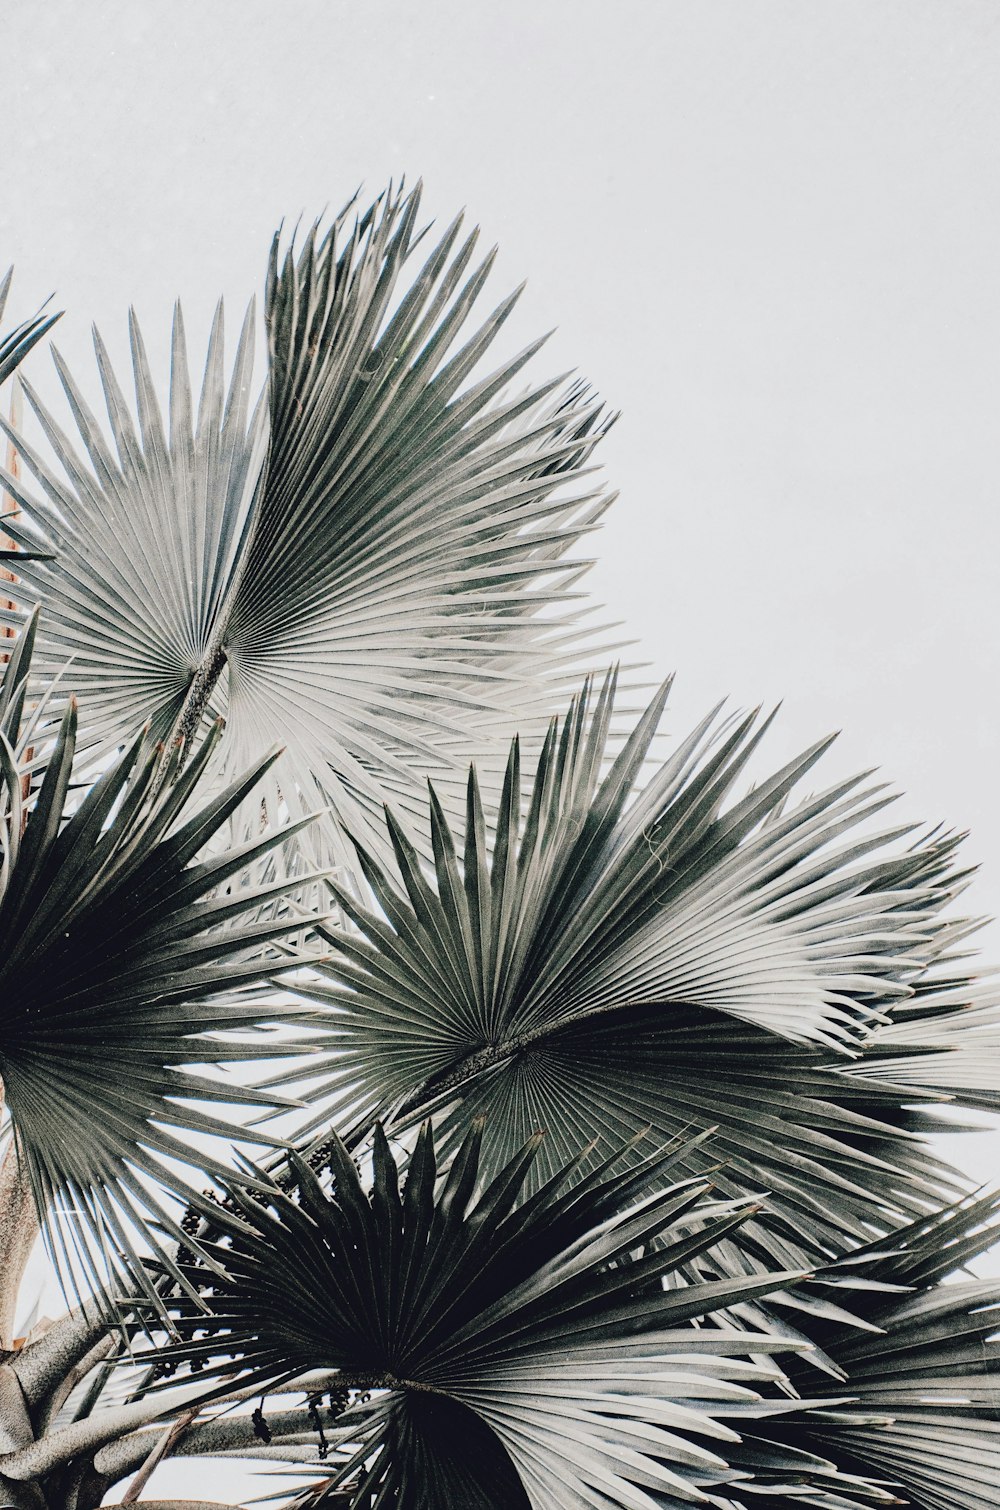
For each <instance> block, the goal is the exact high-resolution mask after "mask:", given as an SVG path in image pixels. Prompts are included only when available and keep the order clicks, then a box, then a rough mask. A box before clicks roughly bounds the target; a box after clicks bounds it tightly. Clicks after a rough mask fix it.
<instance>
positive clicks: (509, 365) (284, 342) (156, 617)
mask: <svg viewBox="0 0 1000 1510" xmlns="http://www.w3.org/2000/svg"><path fill="white" fill-rule="evenodd" d="M418 209H419V191H415V192H413V193H411V194H409V195H406V196H404V195H403V194H402V193H398V194H393V193H392V192H390V193H388V194H387V195H385V196H384V197H383V198H382V199H381V200H380V201H379V202H378V203H377V204H376V205H375V206H373V207H372V208H371V209H370V210H369V211H368V212H367V213H366V214H364V215H362V216H361V217H360V218H358V219H356V220H355V221H354V222H353V223H351V221H350V219H349V217H348V213H347V212H345V213H344V214H343V215H341V216H340V217H339V218H338V219H337V220H336V221H335V223H334V224H333V226H332V227H331V229H330V230H329V231H328V232H327V233H326V235H324V236H320V235H319V234H318V232H317V231H316V230H314V231H313V232H311V233H310V234H309V235H308V236H307V237H306V239H305V242H304V245H303V246H302V249H301V250H300V251H298V252H296V251H295V249H294V247H293V248H292V249H291V250H289V251H288V253H287V255H286V256H285V257H284V259H283V260H281V259H280V258H279V255H278V246H277V242H276V243H275V247H274V250H273V253H272V258H271V266H270V272H269V277H268V285H267V301H266V302H267V308H266V325H267V337H268V350H269V371H268V382H267V391H266V404H264V403H262V404H261V405H259V406H258V408H257V410H256V411H255V412H254V413H252V414H251V412H250V402H249V393H250V387H251V362H252V345H253V329H252V318H251V316H250V315H248V317H247V320H246V322H245V323H244V326H243V330H242V333H241V336H240V341H239V346H238V350H237V355H236V360H235V365H234V368H233V373H232V379H231V382H230V385H229V388H228V392H227V391H226V387H225V382H224V361H223V349H222V321H221V312H220V315H219V317H218V319H217V321H216V324H215V328H214V330H213V333H212V340H211V344H210V348H209V354H208V363H207V368H206V374H205V381H204V385H203V388H202V392H201V399H200V403H199V405H198V407H197V414H196V413H195V405H194V401H193V397H192V393H191V388H190V383H189V379H188V376H187V359H186V354H185V339H184V330H183V324H182V322H181V318H180V314H179V312H178V314H177V316H176V318H175V323H174V334H173V356H172V366H171V380H170V406H169V416H168V417H167V418H164V416H163V415H162V414H161V411H160V407H159V404H158V402H157V398H156V395H155V390H154V381H153V376H152V373H151V371H150V368H149V363H148V361H147V358H146V354H145V350H144V347H143V342H142V338H141V335H140V332H139V330H138V327H137V325H136V323H135V321H134V319H133V321H132V323H131V327H130V328H131V339H132V357H133V365H134V372H135V399H136V408H137V412H138V426H136V423H135V420H134V419H133V418H132V415H131V413H130V409H129V405H128V403H127V401H126V399H125V397H124V395H123V393H122V391H121V389H120V387H119V384H118V382H117V380H116V378H115V376H114V373H113V371H112V369H111V364H110V362H109V360H108V357H107V353H106V351H105V349H104V347H103V345H102V344H101V342H100V340H99V339H97V358H98V366H99V370H100V377H101V382H102V385H103V390H104V398H105V401H106V405H107V410H108V416H109V421H110V426H111V431H112V435H113V444H112V443H109V441H108V440H107V438H106V437H105V433H104V430H103V429H102V427H101V425H100V424H99V423H98V422H97V420H96V419H95V417H94V416H93V414H92V413H91V412H90V410H89V409H88V407H87V404H86V402H85V400H84V397H83V395H82V393H81V392H80V390H79V389H78V387H77V385H76V384H75V383H74V381H73V379H72V377H71V376H70V374H69V372H68V371H67V369H66V367H65V364H64V363H63V362H62V361H61V359H60V358H59V357H58V355H56V363H57V367H58V371H59V376H60V378H61V381H62V384H63V387H64V389H65V393H66V396H67V398H68V400H69V403H70V407H71V409H72V413H73V417H74V420H75V422H76V426H77V429H78V430H79V433H80V436H81V438H82V441H83V445H84V448H85V451H86V459H82V458H81V456H80V455H79V454H78V453H77V451H76V450H75V449H74V446H73V444H72V443H71V441H70V440H69V439H68V438H67V436H66V435H64V434H63V433H62V431H61V430H60V428H59V427H58V425H57V423H56V420H55V419H54V418H53V416H52V415H51V414H50V413H49V411H48V410H47V408H46V407H45V406H44V404H43V403H42V401H41V400H40V398H39V397H38V396H37V395H36V394H35V393H34V391H33V390H31V389H28V390H26V391H27V393H28V397H29V400H30V402H31V404H32V406H33V408H34V411H35V414H36V415H37V417H38V420H39V421H40V423H41V426H42V428H43V430H44V432H45V436H46V438H47V441H48V443H49V445H50V447H51V449H52V450H53V451H54V453H55V455H56V457H57V458H58V461H59V463H60V465H61V468H62V473H63V474H64V475H63V476H61V477H60V476H59V475H58V473H57V471H56V470H54V469H53V468H51V467H50V466H49V465H48V464H47V463H46V461H45V459H44V457H43V455H42V454H41V452H40V451H39V450H38V449H37V448H36V447H34V446H32V445H30V444H29V443H28V441H27V440H26V439H25V438H23V437H17V445H18V448H19V450H20V452H21V454H22V455H23V457H24V460H25V462H26V464H27V466H28V467H29V468H30V470H31V471H32V473H33V474H34V476H35V477H36V478H37V480H38V482H39V483H40V485H41V494H40V496H37V497H34V496H29V494H28V492H27V491H25V490H24V489H23V487H21V486H19V485H18V484H17V483H16V482H15V480H13V479H9V478H8V479H7V485H8V486H9V487H10V489H11V492H12V493H13V494H14V496H15V497H17V498H18V499H19V501H20V502H21V505H22V507H23V509H24V511H25V514H26V516H27V521H28V522H26V523H22V524H21V525H20V526H19V527H18V529H17V531H16V533H17V539H18V542H19V544H21V545H23V546H24V547H26V548H27V549H28V550H31V549H33V548H39V547H40V548H41V549H43V550H44V551H46V552H47V553H48V554H50V555H51V556H53V557H54V559H52V560H47V561H42V562H40V561H30V562H29V561H25V562H24V564H23V569H22V571H21V576H22V586H21V588H20V593H21V598H22V600H23V602H24V603H25V604H26V605H30V604H32V603H35V602H37V601H42V602H44V604H45V607H46V622H45V627H44V632H43V634H42V637H41V639H40V645H39V656H40V664H41V665H42V666H43V668H44V669H46V670H52V669H53V668H55V667H57V666H61V665H62V664H64V663H65V661H66V660H67V659H68V658H69V657H70V656H72V657H73V665H74V678H75V684H76V686H77V687H78V690H79V691H80V694H81V698H82V699H83V701H84V706H85V707H86V709H87V719H88V724H87V733H88V736H93V737H96V738H98V739H99V740H100V741H102V742H105V743H111V744H113V743H114V742H115V741H116V740H120V739H121V737H122V731H123V728H124V729H125V730H126V731H129V730H131V729H132V728H135V727H138V726H139V725H140V724H142V723H143V722H146V721H150V722H151V723H152V726H153V729H154V733H155V734H156V735H157V736H158V737H165V736H166V735H167V734H168V732H169V731H170V730H171V729H174V728H177V727H180V729H181V731H182V732H183V733H185V734H190V733H192V732H194V727H195V725H196V724H197V723H198V720H199V718H200V716H201V712H202V710H203V708H204V707H205V705H206V702H208V703H209V704H210V706H211V707H213V708H214V709H215V711H216V712H223V713H225V715H226V717H227V720H228V725H229V737H228V740H227V747H228V749H229V752H230V759H231V760H232V761H233V762H234V763H235V765H236V768H241V766H242V764H244V763H247V762H249V761H251V760H254V759H256V758H257V757H258V756H259V755H260V753H261V750H262V748H264V747H266V746H268V745H269V744H270V743H271V742H273V741H275V740H279V741H280V742H281V743H282V744H283V745H287V747H288V753H287V755H286V756H285V757H284V760H283V762H282V766H281V767H280V768H279V773H280V772H283V777H282V776H281V775H280V774H279V780H281V781H282V783H283V784H282V794H283V796H284V798H285V800H286V801H290V800H292V798H293V796H294V794H295V793H296V792H297V791H301V792H302V793H303V794H304V801H305V803H306V806H307V807H309V808H312V807H314V806H316V794H315V782H316V781H319V783H320V785H321V786H322V787H323V788H324V789H325V791H326V793H327V795H328V796H329V797H330V798H331V799H332V801H333V803H334V807H335V809H336V811H337V812H338V813H342V814H344V815H345V816H346V817H347V818H349V820H350V821H351V823H352V825H353V826H355V827H360V829H361V831H362V832H369V837H370V842H372V843H376V842H378V840H377V838H376V836H375V829H376V828H378V826H379V825H380V823H381V804H382V802H383V800H384V799H385V797H386V796H387V795H388V796H389V797H390V799H391V800H393V801H394V802H395V803H396V804H397V805H399V806H400V807H401V808H402V809H404V810H411V811H413V812H418V811H419V812H422V810H423V802H422V790H421V782H422V780H423V776H424V774H425V773H426V772H427V771H428V770H429V771H431V772H433V773H435V774H436V776H437V778H438V779H439V780H440V781H441V782H443V783H444V785H445V787H446V788H447V786H448V783H449V779H450V776H449V773H454V772H457V773H458V786H457V790H458V792H459V800H460V792H461V781H462V780H464V777H463V776H462V775H461V773H462V772H463V771H464V767H465V765H466V764H467V762H468V759H469V758H470V755H471V754H473V753H476V752H479V753H480V754H481V755H482V756H483V758H484V760H485V761H486V763H487V765H488V764H489V752H490V750H491V749H493V748H496V747H497V745H496V741H497V736H498V733H499V735H500V736H501V746H500V747H502V746H505V744H506V741H507V740H508V739H509V737H510V733H511V732H512V730H513V728H514V726H515V724H517V723H518V721H519V720H521V721H523V720H527V724H526V727H528V728H530V727H531V725H532V723H533V722H534V721H536V720H537V719H538V718H539V716H540V715H544V717H543V718H542V720H541V723H540V724H539V728H540V729H543V728H544V721H545V719H547V717H548V716H549V715H550V713H551V711H552V709H553V707H554V706H555V705H556V704H557V701H558V700H559V699H561V698H562V697H563V696H564V695H565V694H564V692H563V690H562V689H563V688H564V687H565V686H567V685H568V681H567V678H568V675H569V667H570V665H571V664H574V663H577V662H578V661H579V657H580V653H581V652H580V647H579V643H578V641H579V631H578V629H577V628H575V627H574V617H575V610H574V608H573V600H574V597H575V594H574V593H573V592H572V591H571V588H572V584H573V582H574V581H575V579H576V577H577V576H578V575H579V573H580V570H581V569H582V568H581V565H580V563H579V561H577V562H575V563H569V562H567V561H565V560H564V559H563V558H564V556H565V554H566V552H567V551H568V550H570V548H571V547H573V546H574V545H575V544H576V543H577V542H578V540H579V539H580V537H581V535H582V534H583V533H584V532H585V531H586V530H588V529H589V528H590V527H591V525H592V524H593V523H594V521H595V520H596V518H597V517H598V516H599V514H600V513H601V511H602V510H603V508H604V507H605V506H606V503H607V498H606V497H605V495H604V494H603V493H602V492H601V491H600V490H599V489H596V488H594V487H593V486H591V483H590V481H589V480H587V478H588V470H587V465H586V464H587V461H588V458H589V456H590V453H591V451H592V449H593V446H594V444H595V442H596V440H597V439H598V437H599V436H600V434H601V430H602V422H601V420H600V406H599V405H598V404H596V403H595V402H594V401H592V399H591V398H589V397H588V395H587V393H586V391H585V390H584V389H583V388H581V387H580V385H579V384H576V385H573V384H571V385H569V386H567V385H566V384H564V383H562V382H561V381H559V382H550V383H544V384H542V385H540V386H534V387H532V388H530V389H529V390H527V391H525V392H520V393H517V394H512V393H511V392H510V385H511V384H512V383H513V382H514V381H515V380H516V379H518V377H519V374H520V373H521V371H522V368H523V367H524V366H525V364H526V362H527V361H528V360H529V358H530V357H531V356H532V355H533V353H534V352H535V351H536V350H537V347H538V345H540V344H541V343H540V342H539V343H535V345H534V346H532V347H530V348H529V349H528V350H526V351H523V352H521V353H520V354H519V355H518V356H515V357H514V358H512V359H510V360H508V361H506V362H505V363H504V364H503V365H502V366H501V367H500V368H499V370H497V371H496V372H494V373H493V374H491V375H490V376H488V377H484V378H478V377H477V375H476V374H477V371H478V369H479V367H480V365H481V361H482V359H483V357H484V356H485V354H486V353H487V351H488V349H489V347H490V345H491V343H492V342H493V341H494V338H495V337H496V335H497V333H498V331H499V330H500V327H501V326H502V325H503V322H504V320H505V319H506V317H507V315H508V314H509V312H510V309H511V308H512V306H513V303H514V298H515V297H516V296H513V297H511V298H509V299H506V300H504V302H503V303H502V304H501V305H500V306H499V308H498V309H496V310H495V311H494V313H493V314H492V315H491V316H490V317H489V319H488V320H487V321H486V322H485V324H483V325H482V326H481V327H480V328H478V329H473V330H472V332H471V333H470V332H469V325H470V318H471V316H472V311H473V307H474V305H475V304H476V301H477V299H478V296H479V295H480V293H481V290H482V287H483V284H484V282H485V280H486V276H487V273H488V271H489V267H490V264H491V261H492V257H489V256H488V257H487V258H486V259H485V260H484V261H483V262H481V263H479V264H478V265H475V264H474V262H473V258H474V252H475V246H476V234H475V233H473V234H472V235H469V236H466V237H465V238H464V239H463V238H462V236H461V228H460V221H456V222H455V224H454V225H452V226H451V228H450V229H449V230H448V231H447V232H446V234H445V235H444V236H443V238H442V239H441V240H440V241H439V242H438V244H437V245H436V246H435V247H434V249H433V250H432V251H430V252H429V253H428V254H427V255H426V256H425V257H424V260H423V261H422V263H421V264H420V265H419V267H418V268H417V270H416V271H415V272H412V271H411V270H412V269H413V267H414V260H413V259H414V250H415V248H416V246H417V244H418V242H419V241H420V240H421V239H422V237H421V235H420V234H419V233H418V232H417V230H416V224H417V216H418ZM543 610H544V611H543ZM418 773H419V774H418ZM372 824H374V825H375V828H372V826H371V825H372Z"/></svg>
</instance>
